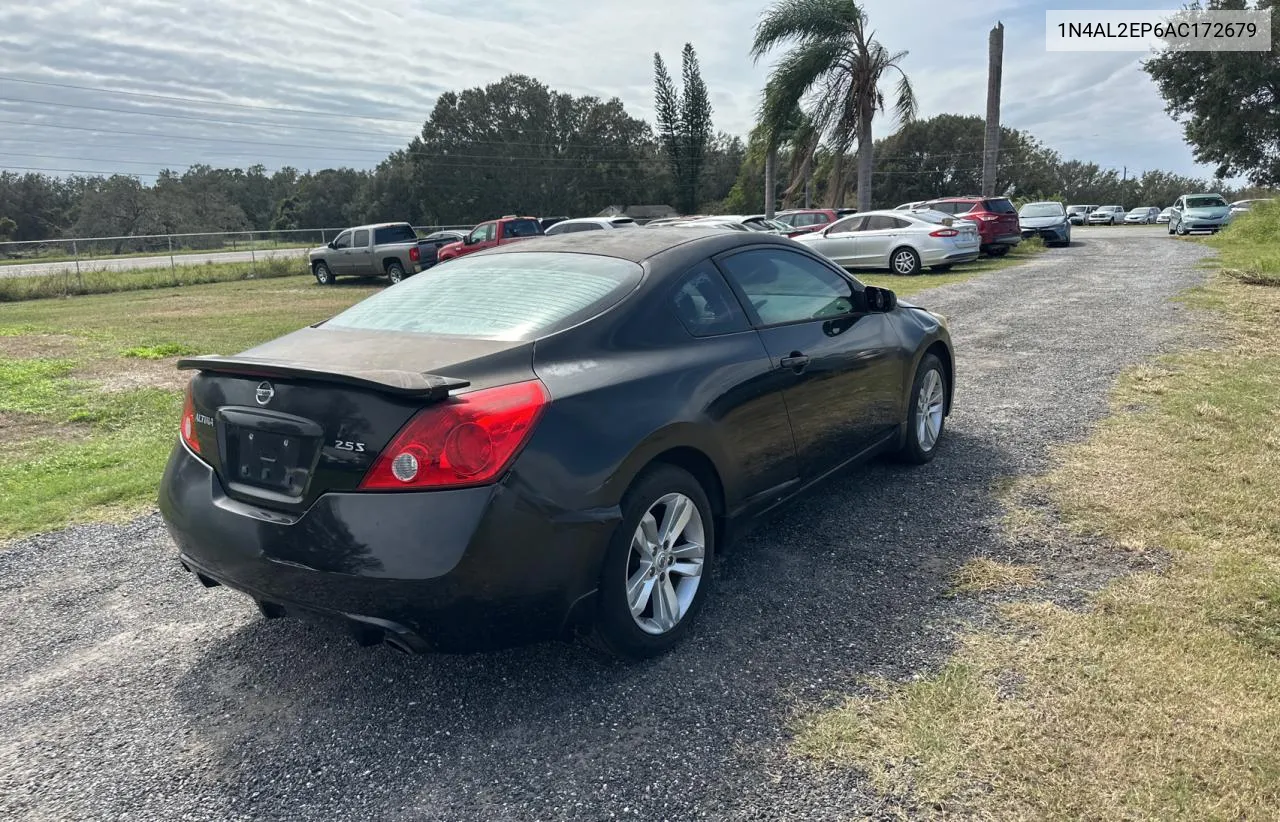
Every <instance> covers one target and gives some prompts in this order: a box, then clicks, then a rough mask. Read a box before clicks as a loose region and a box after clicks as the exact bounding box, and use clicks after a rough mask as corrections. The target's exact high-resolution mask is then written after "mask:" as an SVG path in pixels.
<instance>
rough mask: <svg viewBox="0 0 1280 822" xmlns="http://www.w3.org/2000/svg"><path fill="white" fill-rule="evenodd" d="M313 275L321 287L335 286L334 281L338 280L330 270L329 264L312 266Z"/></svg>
mask: <svg viewBox="0 0 1280 822" xmlns="http://www.w3.org/2000/svg"><path fill="white" fill-rule="evenodd" d="M311 273H312V274H314V275H315V278H316V282H317V283H319V284H320V285H333V281H334V280H335V279H337V278H336V277H334V276H333V272H332V271H330V270H329V265H328V263H316V264H315V265H314V266H312V268H311Z"/></svg>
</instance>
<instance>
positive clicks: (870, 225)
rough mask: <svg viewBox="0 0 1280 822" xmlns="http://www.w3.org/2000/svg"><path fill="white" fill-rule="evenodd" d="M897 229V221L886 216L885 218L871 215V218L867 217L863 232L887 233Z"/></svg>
mask: <svg viewBox="0 0 1280 822" xmlns="http://www.w3.org/2000/svg"><path fill="white" fill-rule="evenodd" d="M897 227H898V221H897V220H896V219H894V218H893V217H888V216H885V215H884V214H872V215H871V216H869V217H867V224H866V227H865V228H864V230H865V231H887V230H889V229H891V228H897Z"/></svg>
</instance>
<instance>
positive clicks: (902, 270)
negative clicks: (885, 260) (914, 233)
mask: <svg viewBox="0 0 1280 822" xmlns="http://www.w3.org/2000/svg"><path fill="white" fill-rule="evenodd" d="M889 264H890V266H891V267H892V268H893V273H894V274H900V275H902V276H903V277H914V276H915V275H916V274H919V273H920V255H919V254H917V253H916V252H915V249H913V248H905V247H904V248H899V249H898V250H897V251H895V252H893V255H892V256H891V257H890V258H889Z"/></svg>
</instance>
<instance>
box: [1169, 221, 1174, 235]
mask: <svg viewBox="0 0 1280 822" xmlns="http://www.w3.org/2000/svg"><path fill="white" fill-rule="evenodd" d="M1169 233H1170V234H1173V223H1169Z"/></svg>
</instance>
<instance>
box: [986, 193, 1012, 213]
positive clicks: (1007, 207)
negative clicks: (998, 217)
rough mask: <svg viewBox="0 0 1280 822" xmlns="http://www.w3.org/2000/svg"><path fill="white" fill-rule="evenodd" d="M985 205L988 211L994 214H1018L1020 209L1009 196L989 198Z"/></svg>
mask: <svg viewBox="0 0 1280 822" xmlns="http://www.w3.org/2000/svg"><path fill="white" fill-rule="evenodd" d="M983 205H984V206H985V207H986V209H987V211H989V212H991V213H992V214H1017V213H1018V209H1016V208H1014V207H1013V201H1012V200H1010V199H1009V198H1008V197H997V198H996V199H994V200H987V201H986V202H985V203H983Z"/></svg>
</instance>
